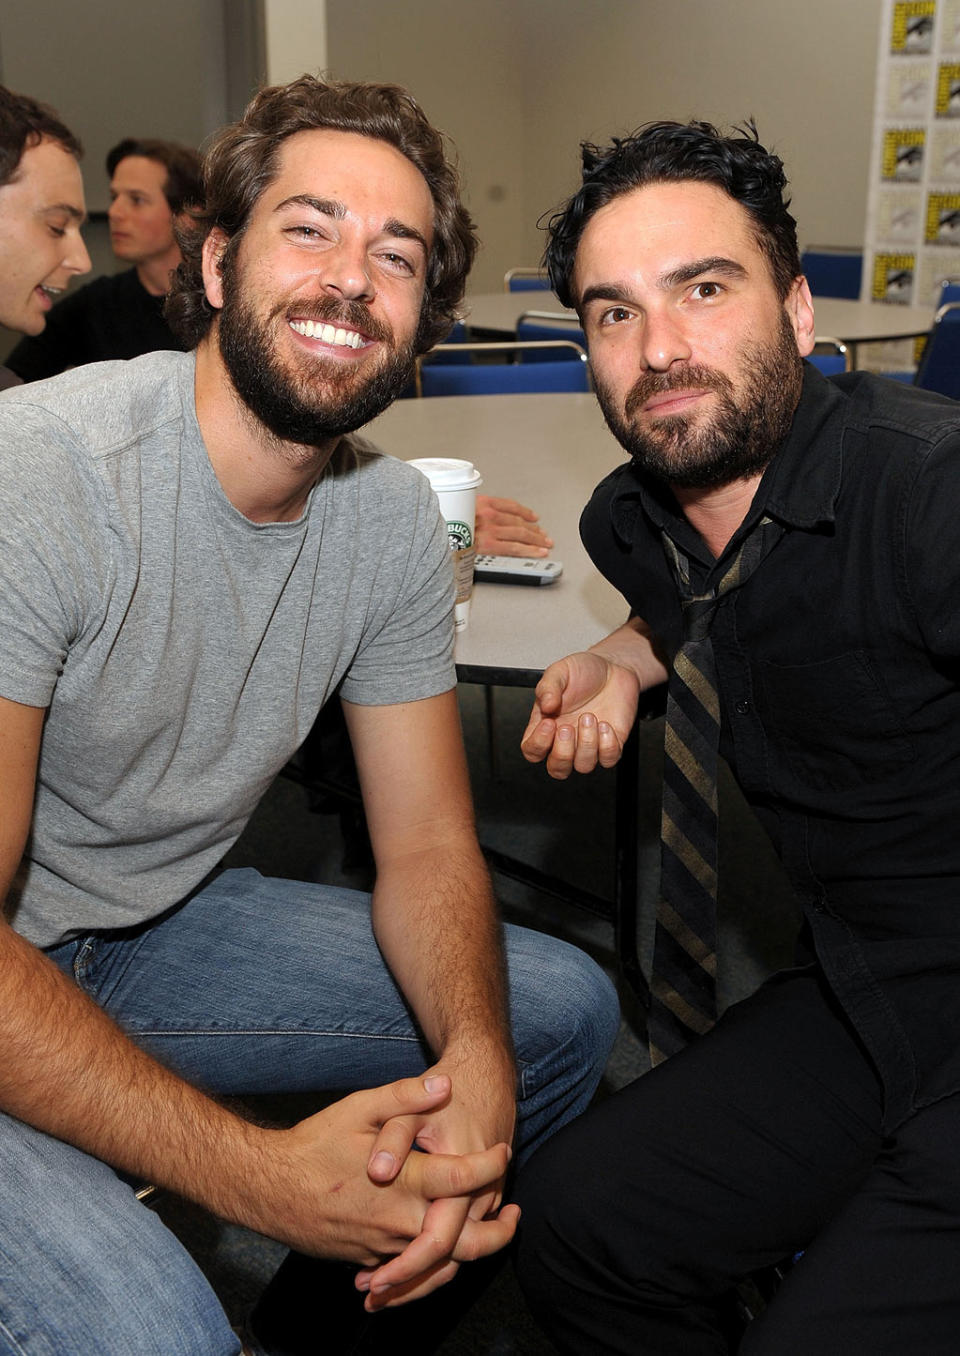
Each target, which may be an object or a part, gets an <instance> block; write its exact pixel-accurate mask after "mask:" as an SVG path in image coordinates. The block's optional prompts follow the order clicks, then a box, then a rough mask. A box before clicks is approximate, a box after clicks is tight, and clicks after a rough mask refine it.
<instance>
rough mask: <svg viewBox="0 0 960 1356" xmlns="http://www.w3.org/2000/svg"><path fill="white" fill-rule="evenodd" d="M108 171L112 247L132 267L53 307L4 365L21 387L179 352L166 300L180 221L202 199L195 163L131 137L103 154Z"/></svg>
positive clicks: (191, 156)
mask: <svg viewBox="0 0 960 1356" xmlns="http://www.w3.org/2000/svg"><path fill="white" fill-rule="evenodd" d="M107 173H108V174H109V175H110V211H109V214H108V215H109V219H110V244H111V247H112V249H113V252H114V254H115V255H116V257H117V258H118V259H120V260H121V261H123V262H124V263H128V264H132V265H133V267H132V268H130V269H127V270H125V271H124V272H123V273H115V274H113V275H111V276H108V277H103V278H96V279H94V281H93V282H91V283H88V284H87V285H86V287H81V288H80V290H79V291H78V292H74V293H73V294H72V295H71V296H69V297H67V298H66V300H65V301H62V302H61V303H60V304H59V305H58V306H55V307H54V309H53V310H52V311H51V313H50V316H49V319H48V322H47V326H46V329H45V330H44V331H43V333H42V334H39V335H37V336H36V337H33V338H29V339H24V340H22V341H21V342H20V343H19V344H18V345H17V347H16V348H15V349H14V350H13V352H12V353H11V354H10V357H9V359H8V360H7V361H8V365H9V366H10V367H11V368H12V370H13V371H14V372H16V373H17V375H18V376H19V377H20V378H21V380H23V381H39V380H40V379H41V378H43V377H53V376H56V375H57V373H58V372H64V371H66V369H67V368H68V367H79V366H80V365H81V364H82V363H94V362H101V361H104V360H106V359H109V358H137V357H139V356H140V355H141V354H142V353H153V352H155V351H156V350H157V349H179V348H181V347H182V345H181V344H180V342H179V340H177V339H176V338H175V337H174V335H173V334H172V332H171V330H170V328H169V326H168V325H167V323H166V321H165V320H164V318H163V302H164V298H165V296H166V294H167V292H168V291H169V289H170V276H171V274H172V272H173V270H174V269H175V268H176V267H177V265H178V264H179V262H180V249H179V247H178V245H177V242H176V238H175V235H174V225H175V223H176V220H177V217H178V216H179V215H180V214H181V213H182V212H183V211H184V209H185V208H186V207H187V206H189V205H190V204H191V203H197V202H200V201H201V200H202V189H201V183H200V158H199V156H198V155H197V153H196V151H194V150H191V148H190V147H189V146H179V145H177V144H176V143H175V142H172V141H156V140H148V139H136V138H132V137H128V138H127V139H126V140H125V141H121V142H120V144H119V145H117V146H114V148H113V150H112V151H111V152H110V153H109V155H108V156H107Z"/></svg>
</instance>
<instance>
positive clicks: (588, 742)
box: [573, 711, 600, 772]
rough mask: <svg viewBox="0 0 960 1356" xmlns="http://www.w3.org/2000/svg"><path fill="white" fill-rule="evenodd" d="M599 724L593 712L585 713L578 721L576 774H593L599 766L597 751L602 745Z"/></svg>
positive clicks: (575, 757) (574, 760)
mask: <svg viewBox="0 0 960 1356" xmlns="http://www.w3.org/2000/svg"><path fill="white" fill-rule="evenodd" d="M597 726H598V722H597V718H596V716H595V715H594V714H593V712H592V711H584V713H583V715H582V716H581V717H580V719H579V720H578V721H577V751H576V753H575V754H574V758H573V766H574V770H575V771H576V772H592V771H593V769H594V768H595V767H596V766H597V750H598V746H599V743H600V735H599V731H598V728H597Z"/></svg>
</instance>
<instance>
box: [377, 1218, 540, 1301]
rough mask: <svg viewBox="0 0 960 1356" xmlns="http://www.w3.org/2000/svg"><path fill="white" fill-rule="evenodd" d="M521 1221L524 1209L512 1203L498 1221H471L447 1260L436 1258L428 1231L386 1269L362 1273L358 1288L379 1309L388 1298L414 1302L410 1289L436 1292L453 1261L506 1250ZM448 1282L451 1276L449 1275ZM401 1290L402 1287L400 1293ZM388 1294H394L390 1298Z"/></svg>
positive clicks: (409, 1245)
mask: <svg viewBox="0 0 960 1356" xmlns="http://www.w3.org/2000/svg"><path fill="white" fill-rule="evenodd" d="M519 1219H520V1207H519V1206H518V1205H512V1204H511V1205H505V1206H504V1207H503V1209H502V1210H501V1211H500V1213H499V1215H497V1217H496V1218H495V1219H489V1220H483V1221H480V1222H475V1221H473V1220H467V1222H466V1223H465V1224H464V1226H463V1229H462V1231H461V1233H460V1236H459V1238H458V1240H457V1243H456V1247H455V1248H454V1251H453V1256H452V1259H451V1258H450V1256H449V1254H448V1255H447V1256H446V1257H445V1258H440V1257H438V1256H436V1255H435V1250H434V1248H433V1246H432V1244H431V1243H430V1241H429V1239H428V1235H427V1231H426V1230H425V1231H424V1233H422V1234H420V1236H419V1237H418V1238H415V1239H414V1240H413V1241H412V1242H411V1243H409V1244H408V1245H407V1247H406V1248H405V1249H404V1250H403V1252H402V1253H400V1254H399V1256H397V1257H392V1258H391V1259H390V1260H389V1261H388V1262H385V1263H384V1264H383V1266H380V1267H376V1268H374V1269H372V1270H367V1271H363V1272H360V1273H358V1275H357V1277H356V1286H357V1289H358V1290H367V1291H368V1293H369V1294H370V1296H371V1298H372V1299H373V1302H374V1303H375V1304H376V1305H377V1307H381V1306H382V1305H383V1303H384V1301H385V1300H387V1299H396V1300H397V1301H400V1300H401V1296H402V1300H403V1301H405V1300H407V1299H413V1298H415V1296H414V1295H413V1294H412V1293H411V1292H410V1290H409V1287H410V1285H411V1284H418V1283H419V1282H422V1281H427V1282H428V1283H430V1289H436V1286H437V1285H438V1284H443V1281H438V1280H437V1279H436V1278H437V1276H438V1273H439V1270H440V1269H445V1268H446V1267H448V1266H450V1265H451V1262H453V1263H454V1264H455V1263H459V1262H475V1261H477V1260H478V1259H479V1258H481V1257H488V1256H490V1254H491V1253H494V1252H499V1251H500V1249H501V1248H505V1247H506V1246H507V1244H508V1243H509V1242H510V1240H511V1239H512V1238H513V1235H514V1234H515V1233H516V1229H517V1223H518V1221H519ZM424 1223H426V1221H424ZM446 1279H449V1277H448V1276H445V1277H444V1280H446ZM398 1287H399V1288H402V1289H401V1291H400V1293H399V1294H398V1293H397V1288H398ZM387 1292H391V1293H390V1295H388V1293H387ZM426 1293H428V1292H427V1291H426V1290H420V1289H418V1290H417V1294H426ZM370 1307H372V1306H370Z"/></svg>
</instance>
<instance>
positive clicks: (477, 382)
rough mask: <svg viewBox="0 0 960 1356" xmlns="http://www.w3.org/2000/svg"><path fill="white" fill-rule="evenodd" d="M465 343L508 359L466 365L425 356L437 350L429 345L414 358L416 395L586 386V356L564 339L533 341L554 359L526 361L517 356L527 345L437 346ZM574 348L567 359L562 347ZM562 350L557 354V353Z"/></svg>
mask: <svg viewBox="0 0 960 1356" xmlns="http://www.w3.org/2000/svg"><path fill="white" fill-rule="evenodd" d="M450 347H453V348H466V349H469V350H470V351H471V352H472V354H473V355H474V356H477V355H479V356H480V357H482V358H490V357H493V355H494V354H496V355H497V358H503V359H506V360H507V361H494V362H472V363H470V365H469V366H465V365H459V364H457V365H447V364H440V365H437V364H436V363H434V362H432V361H430V358H431V356H432V355H433V354H435V353H436V352H437V349H431V350H430V353H429V354H426V355H425V357H424V358H423V359H421V360H420V361H419V362H418V363H417V388H418V391H419V394H420V395H423V396H440V395H521V394H530V393H531V392H536V391H589V390H590V389H591V387H590V369H589V367H588V366H587V355H586V353H585V352H584V350H583V349H582V348H580V346H579V345H578V344H572V343H570V341H569V340H566V339H551V340H548V341H544V342H542V343H540V344H537V347H538V348H543V349H546V350H549V351H550V352H551V353H552V354H553V355H554V361H553V362H538V363H525V362H522V361H520V359H521V358H522V357H523V355H524V353H525V351H526V350H527V349H528V348H530V347H531V345H528V344H517V343H507V342H503V343H493V344H466V345H445V344H440V345H438V348H439V349H441V350H442V349H444V348H450ZM571 348H572V349H575V350H576V352H575V353H574V354H573V357H574V358H575V359H577V360H578V361H574V362H571V361H570V360H569V358H568V357H567V355H566V352H565V350H567V349H571ZM561 353H563V354H564V356H563V357H562V358H561V357H560V356H559V355H560V354H561Z"/></svg>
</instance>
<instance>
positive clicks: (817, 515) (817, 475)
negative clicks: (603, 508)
mask: <svg viewBox="0 0 960 1356" xmlns="http://www.w3.org/2000/svg"><path fill="white" fill-rule="evenodd" d="M845 404H846V398H845V396H844V394H843V393H842V392H841V391H840V390H838V388H837V387H836V386H834V385H833V383H832V382H829V381H827V380H826V379H825V378H824V377H823V376H822V375H821V374H820V373H819V372H818V371H817V369H816V368H815V367H813V366H812V365H811V364H810V363H804V374H803V391H802V393H801V396H800V401H799V404H798V405H797V410H796V413H795V414H794V417H793V423H792V424H791V426H790V432H789V433H788V434H787V437H786V439H785V440H784V442H783V443H782V444H781V446H780V448H779V449H778V450H777V452H776V453H775V454H774V456H773V459H772V461H771V462H770V464H769V466H768V467H767V469H766V471H764V473H763V479H762V480H761V481H760V484H759V486H758V487H757V492H756V494H755V495H754V497H753V503H752V504H751V505H750V511H749V512H748V514H747V516H746V518H745V519H744V521H743V523H742V524H741V526H740V527H739V528H738V529H737V532H736V533H735V535H734V537H733V539H732V541H731V543H730V545H731V546H733V545H734V544H735V543H737V542H739V541H740V540H741V537H742V535H743V534H744V533H746V532H749V531H750V529H751V528H752V527H753V525H754V524H755V523H756V522H757V521H758V519H759V518H760V517H761V516H762V515H763V514H767V515H769V517H771V518H775V519H777V520H778V521H779V522H782V523H784V524H785V525H786V526H788V527H797V528H801V529H805V530H807V531H812V530H813V529H815V528H816V527H818V526H820V525H821V524H823V523H829V522H832V521H833V519H834V517H835V513H836V502H837V496H838V494H839V492H840V475H841V454H842V447H841V443H842V435H843V414H842V411H843V408H844V406H845ZM814 443H816V455H815V456H814V455H812V453H811V447H812V445H813V444H814ZM641 510H642V511H643V512H644V513H645V514H646V516H647V517H648V518H649V519H650V521H651V523H653V525H654V526H655V527H656V528H657V529H658V530H659V531H661V532H663V531H666V532H668V533H669V534H670V536H671V537H673V539H674V540H675V541H676V542H677V545H678V546H680V547H682V548H683V549H684V550H687V549H692V550H693V551H694V554H698V555H702V554H703V549H704V548H703V544H702V542H700V538H699V535H698V534H697V533H696V532H695V531H694V530H693V528H692V527H691V526H690V524H689V523H688V522H687V520H686V518H685V517H684V516H683V514H682V513H681V512H680V510H679V508H678V507H677V503H676V500H675V499H674V497H673V495H672V494H671V493H670V490H669V489H668V488H667V487H666V486H665V485H663V484H662V483H661V482H659V481H656V480H654V479H653V478H652V477H650V476H645V475H644V474H643V473H642V472H641V471H639V470H638V469H637V468H636V466H634V465H633V464H632V463H630V464H629V465H627V466H624V467H623V468H622V472H621V484H620V486H619V488H618V490H617V492H616V494H615V495H614V498H613V501H612V503H611V506H610V516H611V520H612V525H613V529H614V532H615V533H616V535H617V537H618V538H619V539H620V542H621V544H622V545H623V546H626V547H629V546H630V545H631V543H632V542H633V540H634V535H635V525H636V519H637V514H638V513H639V512H640V511H641ZM698 543H699V551H698V550H697V544H698Z"/></svg>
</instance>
